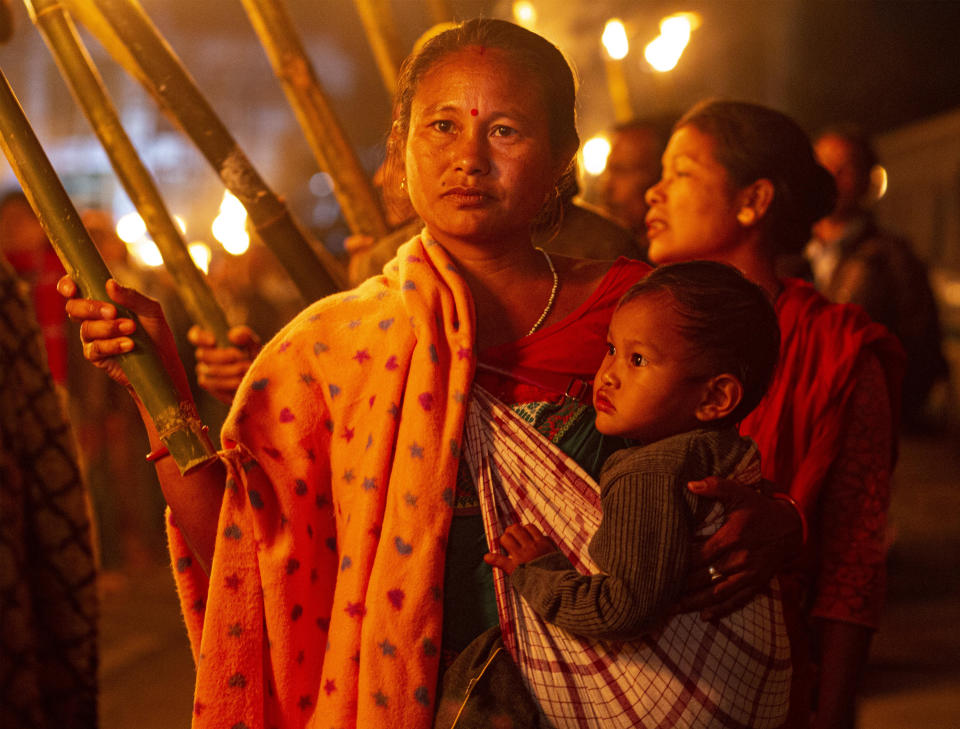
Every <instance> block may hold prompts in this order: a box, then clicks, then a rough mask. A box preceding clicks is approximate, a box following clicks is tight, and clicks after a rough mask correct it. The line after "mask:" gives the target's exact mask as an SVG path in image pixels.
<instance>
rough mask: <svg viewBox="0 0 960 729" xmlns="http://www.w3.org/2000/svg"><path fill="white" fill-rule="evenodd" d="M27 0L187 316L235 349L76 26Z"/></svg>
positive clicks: (54, 7)
mask: <svg viewBox="0 0 960 729" xmlns="http://www.w3.org/2000/svg"><path fill="white" fill-rule="evenodd" d="M24 1H25V3H26V5H27V10H28V12H29V13H30V18H31V20H33V22H34V24H35V25H36V26H37V27H38V28H39V29H40V31H41V34H42V35H43V37H44V39H45V40H46V42H47V46H48V47H49V48H50V50H51V52H52V54H53V56H54V59H55V60H56V62H57V65H58V66H59V68H60V71H61V73H62V75H63V76H64V78H65V79H66V80H67V82H68V84H69V86H70V88H71V90H72V91H73V94H74V97H75V98H76V100H77V103H78V104H79V105H80V107H81V108H82V109H83V112H84V114H86V116H87V119H88V120H89V121H90V125H91V126H92V127H93V130H94V132H95V133H96V135H97V137H98V138H99V139H100V143H101V144H102V145H103V148H104V150H105V151H106V153H107V156H108V157H109V158H110V162H111V164H112V165H113V169H114V171H115V172H116V174H117V177H118V178H119V180H120V182H121V184H122V185H123V188H124V190H126V192H127V195H128V196H129V198H130V200H131V201H132V202H133V204H134V207H136V209H137V211H138V212H139V213H140V216H141V217H142V218H143V221H144V224H145V225H146V227H147V230H149V231H150V235H151V236H152V238H153V240H154V242H155V243H156V244H157V247H158V248H159V249H160V253H161V254H162V255H163V260H164V263H165V264H166V267H167V270H168V271H169V272H170V275H171V276H172V277H173V280H174V282H175V283H176V286H177V293H178V294H179V296H180V299H181V300H182V301H183V304H184V307H185V308H186V310H187V313H188V314H189V315H190V318H191V319H192V320H193V321H194V322H195V323H197V324H199V325H200V326H202V327H203V328H204V329H207V330H208V331H210V332H212V333H213V334H214V335H215V336H216V338H217V343H218V344H220V345H221V346H224V347H226V346H230V340H229V339H228V337H227V330H228V329H229V326H228V324H227V318H226V316H225V315H224V313H223V310H222V309H221V308H220V306H219V304H217V301H216V299H215V298H214V296H213V292H212V291H211V290H210V287H209V286H208V285H207V281H206V279H205V278H204V276H203V274H202V273H201V272H200V270H199V269H198V268H197V267H196V265H195V264H194V262H193V259H192V258H191V257H190V252H189V251H188V249H187V244H186V241H185V240H184V239H183V236H182V235H181V233H180V229H179V228H178V227H177V225H176V223H175V222H174V220H173V217H172V216H171V215H170V213H169V211H168V210H167V207H166V205H165V204H164V202H163V198H162V197H161V196H160V192H159V190H158V189H157V186H156V185H155V184H154V181H153V178H152V177H151V176H150V173H149V171H148V170H147V168H146V166H145V165H144V164H143V163H142V162H141V161H140V158H139V156H138V155H137V151H136V149H135V148H134V146H133V143H132V142H131V141H130V138H129V137H128V136H127V134H126V132H125V131H124V129H123V126H122V124H121V123H120V118H119V115H118V114H117V111H116V109H115V108H114V106H113V103H112V102H111V100H110V97H109V95H108V94H107V90H106V87H105V86H104V84H103V81H102V79H101V78H100V75H99V73H98V72H97V69H96V66H95V65H94V63H93V60H92V59H91V58H90V56H89V54H88V53H87V51H86V48H85V47H84V46H83V42H82V41H81V40H80V36H79V35H78V34H77V31H76V27H75V26H74V24H73V21H72V20H71V18H70V16H69V15H68V14H67V13H66V11H65V10H64V8H63V6H62V5H61V4H60V3H59V2H57V0H24Z"/></svg>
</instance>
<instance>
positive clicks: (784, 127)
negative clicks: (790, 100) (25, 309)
mask: <svg viewBox="0 0 960 729" xmlns="http://www.w3.org/2000/svg"><path fill="white" fill-rule="evenodd" d="M575 109H576V84H575V80H574V76H573V73H572V72H571V69H570V66H569V65H568V63H567V61H566V60H565V58H564V56H563V54H562V53H561V52H560V50H559V49H557V48H556V47H555V46H554V45H552V44H551V43H550V42H548V41H547V40H545V39H544V38H542V37H540V36H538V35H537V34H535V33H533V32H531V31H528V30H525V29H523V28H521V27H519V26H517V25H514V24H511V23H509V22H506V21H501V20H494V19H475V20H470V21H467V22H464V23H461V24H459V25H457V26H455V27H453V28H450V29H447V30H444V31H443V32H440V33H438V34H435V35H434V36H433V37H431V38H430V39H429V40H428V41H426V42H425V43H423V44H422V45H420V46H418V48H417V50H416V51H415V52H414V53H413V54H411V56H410V57H409V58H408V59H407V60H406V61H405V63H404V65H403V67H402V69H401V73H400V76H399V79H398V85H397V93H396V97H395V100H394V107H393V124H392V126H391V131H390V136H389V140H388V144H387V160H386V162H385V163H384V165H383V166H382V167H381V169H380V171H379V172H378V178H377V182H378V186H379V187H380V189H381V190H382V192H383V194H384V197H385V199H387V200H388V201H390V202H391V205H390V206H388V207H389V209H391V210H392V211H393V215H392V222H393V223H395V224H397V225H400V224H403V223H410V222H411V221H413V223H412V225H413V226H414V227H412V228H411V231H412V232H410V237H409V239H408V240H405V241H402V242H401V241H400V240H397V239H396V236H394V237H393V238H392V239H391V240H389V241H379V242H378V241H371V240H366V239H364V240H354V241H353V242H352V243H351V244H350V246H348V248H349V250H350V252H351V255H352V257H353V260H352V261H351V267H350V270H351V279H352V283H353V284H354V285H355V288H353V289H351V290H349V291H345V292H342V293H339V294H335V295H333V296H330V297H328V298H325V299H322V300H320V301H317V302H313V303H311V304H309V305H308V306H307V307H306V308H305V309H304V310H303V311H302V312H300V313H299V314H297V315H296V316H294V317H293V318H292V320H290V321H289V323H287V324H285V325H284V326H283V327H282V328H280V330H279V332H277V333H276V334H274V333H273V332H272V331H268V332H264V331H260V332H259V334H260V335H264V339H267V341H266V343H265V344H262V345H261V343H260V337H259V336H258V333H257V331H256V330H257V327H256V325H255V318H254V317H255V314H253V313H250V314H249V315H248V316H245V317H244V321H245V324H246V325H244V326H239V327H236V328H235V329H234V330H233V331H232V332H231V339H232V341H233V342H234V344H235V346H233V347H218V346H217V345H216V343H215V341H214V339H213V337H212V335H210V334H209V333H208V332H204V331H202V330H201V329H199V328H197V327H193V328H192V329H191V330H190V332H189V341H190V343H191V345H192V347H193V348H194V351H193V352H191V353H190V356H188V357H182V356H181V353H182V351H183V349H184V347H183V344H182V343H181V345H180V346H179V348H178V344H177V340H176V337H175V336H174V334H175V333H177V330H178V329H179V328H180V327H179V325H178V324H177V323H175V322H174V324H173V326H171V321H170V316H171V315H170V312H169V308H170V307H169V306H162V305H161V304H160V303H158V302H157V301H156V300H155V299H154V298H151V297H148V296H146V295H145V294H144V293H143V292H142V291H141V289H142V288H143V286H142V282H138V281H136V280H134V277H133V276H132V275H131V277H130V278H128V279H126V280H123V279H122V277H121V276H120V275H119V274H117V271H114V273H115V275H116V278H117V279H120V280H112V281H110V282H109V283H108V286H107V292H108V294H109V296H110V298H111V300H112V302H113V303H110V302H107V303H104V302H96V301H91V300H87V299H83V298H81V297H79V296H78V294H77V287H76V285H75V284H74V282H73V281H72V280H71V279H70V278H69V277H64V278H62V279H60V281H59V284H58V289H59V293H60V295H61V296H62V297H63V298H65V299H66V312H67V314H68V315H69V318H70V319H71V320H73V321H74V322H77V323H79V332H80V337H79V339H80V341H81V343H82V350H83V356H84V357H85V358H86V359H88V360H90V362H92V363H93V364H95V365H96V366H97V367H99V368H101V369H102V370H103V371H104V372H105V373H106V375H108V376H109V378H110V379H111V380H113V381H114V383H116V392H115V394H116V395H117V396H122V395H123V389H124V388H126V389H128V390H130V391H131V392H132V389H131V388H129V382H127V380H126V377H125V375H124V374H123V371H122V370H121V369H120V368H119V367H118V366H117V364H116V355H119V354H123V353H125V352H127V351H129V350H130V348H131V347H132V346H133V341H132V339H131V338H130V334H131V333H132V332H133V331H134V330H135V329H136V328H137V327H139V328H141V329H142V330H143V331H145V332H146V333H147V334H148V335H149V336H150V337H151V339H153V341H154V342H155V343H156V345H157V347H158V350H159V351H160V352H161V355H162V361H163V362H165V363H166V367H167V369H168V371H169V374H170V376H171V378H172V380H173V382H174V383H176V385H177V387H178V390H179V392H180V395H181V398H182V400H183V402H184V407H186V408H190V407H194V408H195V407H196V404H195V403H196V395H195V391H196V390H197V388H195V387H194V385H198V386H199V388H200V389H203V390H206V391H208V392H211V393H213V394H214V396H215V397H216V398H217V399H219V400H221V401H223V402H226V403H229V404H230V411H229V414H228V415H227V418H226V422H225V423H224V424H223V428H222V430H221V445H222V449H221V450H220V451H219V457H218V458H217V459H215V460H214V461H212V462H211V463H209V464H208V465H205V466H204V467H202V468H200V469H197V470H193V471H190V472H188V473H181V472H180V470H179V468H178V467H177V465H176V464H175V462H174V460H173V459H172V458H170V457H167V456H168V454H167V453H166V450H165V446H164V443H163V441H162V438H161V433H160V432H159V431H158V429H157V427H156V425H155V424H154V423H153V421H152V420H151V419H150V418H149V417H147V416H144V417H143V421H144V426H145V428H146V437H147V440H148V442H149V449H150V450H151V451H152V453H151V458H152V462H153V464H154V465H155V467H156V476H155V481H154V477H153V475H152V474H151V476H150V477H149V479H147V478H141V476H139V475H137V472H136V470H135V469H134V467H133V466H132V465H130V464H121V465H119V466H116V468H117V469H122V470H123V472H124V473H126V474H130V475H129V478H130V479H132V480H136V481H138V482H140V483H146V482H147V481H148V480H149V481H150V482H151V483H159V486H160V489H161V490H162V494H163V497H164V499H165V501H166V505H167V514H166V525H167V532H168V533H167V537H168V542H169V551H170V559H171V562H172V564H173V565H174V573H175V578H176V581H177V589H178V593H179V595H180V598H181V602H182V608H183V614H184V617H185V620H186V624H187V631H188V634H189V637H190V641H191V645H192V648H193V651H194V657H195V659H196V661H197V684H196V696H195V704H194V726H195V727H198V728H199V727H207V726H210V727H213V726H233V727H239V726H246V727H254V726H277V727H294V726H296V727H300V726H307V725H309V724H310V722H311V721H314V722H315V721H316V720H317V719H316V718H317V717H323V721H324V722H325V725H326V724H329V725H331V726H355V727H374V726H397V727H410V728H411V729H415V728H416V727H438V728H440V727H444V728H445V727H454V726H456V727H461V728H462V727H473V726H476V727H481V726H483V727H486V726H501V725H503V726H515V727H541V726H542V727H548V726H549V727H557V728H560V727H590V726H597V727H599V726H603V727H641V726H677V727H754V728H758V727H804V729H806V728H808V727H815V728H816V729H828V728H840V727H852V726H854V722H855V718H854V716H855V705H856V702H855V700H856V692H857V687H858V683H859V681H860V678H861V676H862V673H863V669H864V667H865V664H866V661H867V657H868V651H869V645H870V640H871V636H872V635H873V633H874V631H875V630H876V629H877V627H878V624H879V618H880V614H881V610H882V606H883V599H884V591H885V567H886V552H885V543H886V542H885V540H886V513H887V507H888V504H889V496H890V478H891V473H892V471H893V468H894V466H895V463H896V456H897V442H898V435H899V432H900V428H901V416H902V417H903V419H905V420H908V421H910V422H913V418H915V417H919V415H918V414H917V413H916V412H914V411H913V410H911V408H912V407H913V406H915V405H916V404H917V403H920V402H921V401H922V400H923V399H924V398H925V397H926V395H927V393H928V392H929V389H930V383H931V382H932V381H933V380H934V379H935V378H936V377H940V376H943V374H944V372H945V366H944V363H943V360H942V356H941V357H940V359H937V356H936V355H937V353H938V352H939V348H938V347H937V346H932V345H938V344H939V340H938V338H939V330H938V329H937V324H936V308H935V303H934V301H933V298H932V295H930V294H929V286H927V288H926V289H924V290H925V291H926V293H925V294H924V295H923V296H924V298H923V300H922V301H917V293H916V292H917V285H918V284H917V282H919V281H921V280H923V279H924V277H925V272H924V271H923V269H922V266H921V265H920V263H919V261H918V260H917V259H916V257H915V256H912V254H910V253H909V246H908V244H907V243H906V242H905V241H902V240H901V239H896V238H893V237H892V236H888V235H886V234H883V233H882V232H881V231H879V229H878V228H877V227H876V225H875V224H874V223H873V221H872V219H871V218H870V217H869V213H868V212H867V210H866V208H864V207H863V202H862V201H863V199H864V195H865V193H866V188H865V187H864V181H863V180H864V175H865V174H867V175H868V173H869V169H870V166H872V162H873V160H872V158H871V157H870V155H869V153H868V152H867V151H865V150H867V149H868V147H866V146H857V144H859V142H858V143H857V144H855V142H854V141H852V140H853V137H851V136H844V135H843V134H841V131H839V128H838V129H836V130H829V131H827V132H825V133H824V134H823V135H821V136H820V137H818V138H817V140H816V144H813V143H812V142H811V140H810V138H809V136H808V135H807V134H806V133H805V132H804V131H803V130H802V129H801V128H800V126H799V125H798V124H797V123H796V122H795V121H793V120H792V119H790V118H789V117H788V116H786V115H785V114H783V113H781V112H779V111H776V110H773V109H770V108H767V107H764V106H760V105H757V104H753V103H747V102H739V101H727V100H708V101H704V102H701V103H698V104H696V105H695V106H694V107H692V108H691V109H689V110H688V111H686V112H685V113H684V114H683V115H682V116H681V117H680V118H679V120H677V121H676V122H675V123H674V124H673V125H672V126H666V125H664V124H663V123H662V122H660V121H657V122H656V123H654V122H648V121H643V122H636V123H633V124H629V125H623V126H620V127H618V128H616V129H615V130H614V133H613V144H612V149H611V154H610V158H609V160H608V172H607V173H606V178H605V180H604V183H603V185H602V186H601V190H602V199H601V200H600V201H599V202H600V203H601V208H602V209H598V208H597V207H595V206H593V205H590V204H588V203H585V202H584V201H582V200H581V199H580V198H579V196H578V193H579V185H578V182H577V168H576V153H577V151H578V149H579V146H580V139H579V135H578V131H577V127H576V113H575ZM844 154H845V155H847V156H846V157H845V158H844V161H838V160H840V158H841V157H842V156H843V155H844ZM847 176H849V178H848V177H847ZM2 209H3V208H2V207H0V210H2ZM2 219H3V218H2V217H0V221H2ZM101 222H102V221H101ZM89 223H90V227H91V229H94V228H95V227H96V223H97V220H96V219H94V218H91V219H90V220H89ZM2 230H3V228H2V226H0V231H2ZM107 230H108V231H109V226H107ZM41 233H42V231H41ZM111 242H113V243H116V241H115V240H113V241H110V240H109V235H106V239H104V240H100V241H98V244H99V245H101V250H102V251H103V252H104V255H105V256H106V255H109V253H108V251H109V250H110V249H109V244H110V243H111ZM46 246H47V249H48V248H49V244H48V243H47V244H46ZM121 247H122V246H121ZM17 250H18V249H11V251H12V252H13V253H15V254H16V255H20V254H17ZM40 250H45V249H43V248H42V247H41V248H40ZM5 253H7V249H6V248H5ZM785 261H793V262H796V261H802V262H805V261H809V264H805V266H796V265H794V266H793V269H792V270H791V271H790V273H791V274H797V275H796V276H786V275H784V271H785V267H784V262H785ZM904 261H910V266H907V265H906V263H904ZM118 265H120V266H122V261H118ZM44 270H45V269H44ZM894 270H895V273H894ZM898 276H899V277H906V276H910V277H911V278H910V281H909V282H904V281H903V280H900V279H898ZM804 278H806V280H804ZM911 282H912V283H911ZM36 290H37V291H38V292H39V291H40V289H39V287H38V288H37V289H36ZM894 291H895V292H898V294H897V295H894V294H893V293H891V292H894ZM908 292H909V293H910V294H912V295H913V296H914V298H913V300H912V302H913V303H911V304H907V303H906V302H901V298H898V296H899V295H900V294H902V295H903V297H902V298H905V297H906V295H907V293H908ZM874 302H875V303H876V304H877V305H878V306H880V305H882V306H885V307H887V308H886V309H883V310H881V309H878V308H874V306H873V303H874ZM901 303H902V306H903V307H905V308H908V307H909V306H913V307H915V308H913V309H909V310H910V312H911V313H910V314H909V315H907V314H905V313H904V309H900V308H897V307H898V306H899V305H900V304H901ZM60 304H61V305H62V299H61V300H60ZM114 304H116V305H118V306H120V307H123V308H125V309H126V310H128V311H130V312H133V313H134V314H135V315H136V318H135V319H129V318H126V317H125V316H122V315H120V314H119V313H118V308H117V306H114ZM38 306H39V305H38ZM921 308H922V309H923V313H924V316H925V317H926V318H925V319H924V328H923V329H922V332H921V331H918V328H919V324H918V323H917V322H918V320H917V317H916V315H915V312H916V311H918V310H919V309H921ZM250 324H254V326H252V327H251V326H247V325H250ZM52 346H53V345H52V344H50V342H49V341H48V354H49V357H50V360H51V362H55V361H56V357H55V355H54V354H53V353H52V352H53V349H52ZM924 348H926V349H924ZM921 350H923V351H921ZM192 358H195V360H196V371H195V372H193V371H190V370H191V368H190V367H189V362H188V365H184V364H183V362H182V360H184V359H186V360H188V361H189V360H190V359H192ZM91 371H92V370H91ZM194 378H195V379H194ZM100 379H101V380H103V382H104V383H105V382H107V378H105V377H102V376H101V377H100ZM133 399H134V403H137V404H139V401H138V397H137V395H136V393H135V392H133ZM920 410H922V407H921V408H920ZM130 412H131V413H133V412H135V409H134V408H132V407H131V409H130ZM140 412H143V409H142V407H141V408H140ZM78 417H79V416H78ZM87 422H88V424H89V423H90V421H87ZM97 422H99V421H97ZM108 425H109V423H107V422H106V421H105V423H104V427H108ZM90 427H92V425H90ZM121 427H123V428H125V429H126V428H127V427H128V423H127V422H126V421H124V422H123V425H122V426H121ZM109 432H110V431H109V430H107V431H104V433H105V434H101V436H99V440H98V443H100V447H101V449H105V452H109V451H110V450H111V449H110V448H109V445H108V444H109V442H110V440H111V436H110V435H109ZM0 445H5V444H2V443H0ZM104 457H106V456H104ZM131 518H132V517H131Z"/></svg>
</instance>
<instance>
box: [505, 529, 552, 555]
mask: <svg viewBox="0 0 960 729" xmlns="http://www.w3.org/2000/svg"><path fill="white" fill-rule="evenodd" d="M542 539H544V536H543V534H541V533H540V530H539V529H537V528H536V527H535V526H533V524H511V525H510V526H508V527H507V528H506V529H505V530H504V532H503V535H502V536H501V537H500V546H502V547H503V548H504V549H506V550H507V551H508V552H510V553H511V554H513V553H514V552H519V551H520V550H522V549H525V548H528V547H530V546H532V545H534V544H536V543H538V542H539V541H540V540H542Z"/></svg>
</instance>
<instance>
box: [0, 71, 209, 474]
mask: <svg viewBox="0 0 960 729" xmlns="http://www.w3.org/2000/svg"><path fill="white" fill-rule="evenodd" d="M0 146H2V148H3V153H4V154H5V155H6V157H7V160H8V161H9V162H10V166H11V167H12V168H13V171H14V174H16V176H17V179H19V180H20V184H21V186H22V187H23V191H24V193H25V194H26V196H27V199H28V200H29V201H30V205H31V206H32V207H33V209H34V211H35V212H36V213H37V217H38V218H39V219H40V222H41V224H42V225H43V228H44V230H45V231H46V233H47V236H48V237H49V238H50V242H51V243H52V244H53V247H54V249H55V250H56V252H57V255H58V256H59V257H60V260H61V261H62V262H63V266H64V268H65V269H66V270H67V273H69V274H70V276H71V277H72V278H73V280H74V281H76V282H77V286H78V287H79V288H80V292H81V293H82V294H83V295H84V296H85V297H87V298H92V299H97V300H100V301H110V298H109V297H108V296H107V292H106V282H107V279H108V278H110V271H109V270H108V269H107V266H106V264H105V263H104V262H103V259H102V258H101V257H100V254H99V253H98V252H97V248H96V246H95V245H94V244H93V241H92V240H91V239H90V235H89V234H88V233H87V231H86V229H85V228H84V227H83V223H81V222H80V215H79V214H78V213H77V210H76V208H74V206H73V203H72V202H71V201H70V198H69V197H68V196H67V193H66V190H64V189H63V185H62V184H61V182H60V180H59V178H58V177H57V174H56V172H54V170H53V167H52V166H51V164H50V161H49V160H48V159H47V156H46V154H45V153H44V151H43V148H42V147H41V146H40V142H39V141H38V140H37V138H36V136H35V135H34V133H33V129H32V128H31V127H30V123H29V121H27V118H26V116H25V115H24V113H23V109H22V108H21V107H20V103H19V102H18V101H17V98H16V96H15V95H14V93H13V89H11V88H10V84H9V83H8V82H7V78H6V76H5V75H4V74H3V72H2V71H0ZM121 315H122V316H124V317H129V316H131V314H130V313H129V312H126V311H123V313H122V314H121ZM133 339H134V342H135V343H136V346H135V347H134V349H133V351H131V352H129V353H127V354H123V355H119V356H118V358H117V359H118V361H119V363H120V366H121V367H122V368H123V371H124V373H125V374H126V375H127V379H129V380H130V384H131V385H132V386H133V389H134V390H135V391H136V393H137V395H138V397H139V398H140V400H141V401H142V402H143V404H144V407H145V408H146V409H147V412H148V413H149V414H150V417H151V418H152V419H153V422H154V424H155V425H156V428H157V432H158V433H159V434H160V439H161V440H162V441H163V443H164V445H166V446H167V448H168V449H169V450H170V454H171V455H172V456H173V458H174V460H175V461H176V463H177V466H178V467H179V468H180V472H181V473H186V472H187V471H189V470H192V469H194V468H197V467H199V466H201V465H203V464H205V463H207V462H208V461H210V460H211V459H213V458H215V457H216V454H215V452H214V449H213V445H212V444H211V443H210V439H209V438H208V437H207V435H206V434H205V433H204V432H203V428H202V425H201V423H200V418H199V417H198V416H197V413H196V410H195V409H194V408H193V406H192V404H191V403H189V402H185V401H182V400H181V399H180V395H179V394H178V392H177V389H176V387H175V386H174V384H173V382H171V380H170V378H169V376H168V375H167V372H166V370H165V369H164V368H163V365H162V364H161V363H160V358H159V357H158V355H157V352H156V349H155V348H154V346H153V342H152V341H151V340H150V338H149V337H147V336H146V335H145V334H143V330H142V329H141V328H139V327H138V329H137V331H136V332H135V333H134V334H133Z"/></svg>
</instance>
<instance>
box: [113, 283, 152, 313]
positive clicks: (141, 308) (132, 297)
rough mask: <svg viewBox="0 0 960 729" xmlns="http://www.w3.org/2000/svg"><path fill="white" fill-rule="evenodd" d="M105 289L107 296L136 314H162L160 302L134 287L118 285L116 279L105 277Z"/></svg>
mask: <svg viewBox="0 0 960 729" xmlns="http://www.w3.org/2000/svg"><path fill="white" fill-rule="evenodd" d="M106 290H107V296H109V297H110V298H111V299H113V300H114V301H115V302H117V303H118V304H120V306H124V307H126V308H127V309H129V310H130V311H132V312H133V313H134V314H137V315H138V316H147V317H153V318H157V317H162V316H163V309H162V308H161V307H160V302H158V301H157V300H156V299H151V298H150V297H149V296H145V295H144V294H141V293H140V292H139V291H137V290H136V289H131V288H128V287H127V286H122V285H120V284H119V283H117V281H116V279H112V278H111V279H107V284H106Z"/></svg>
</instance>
